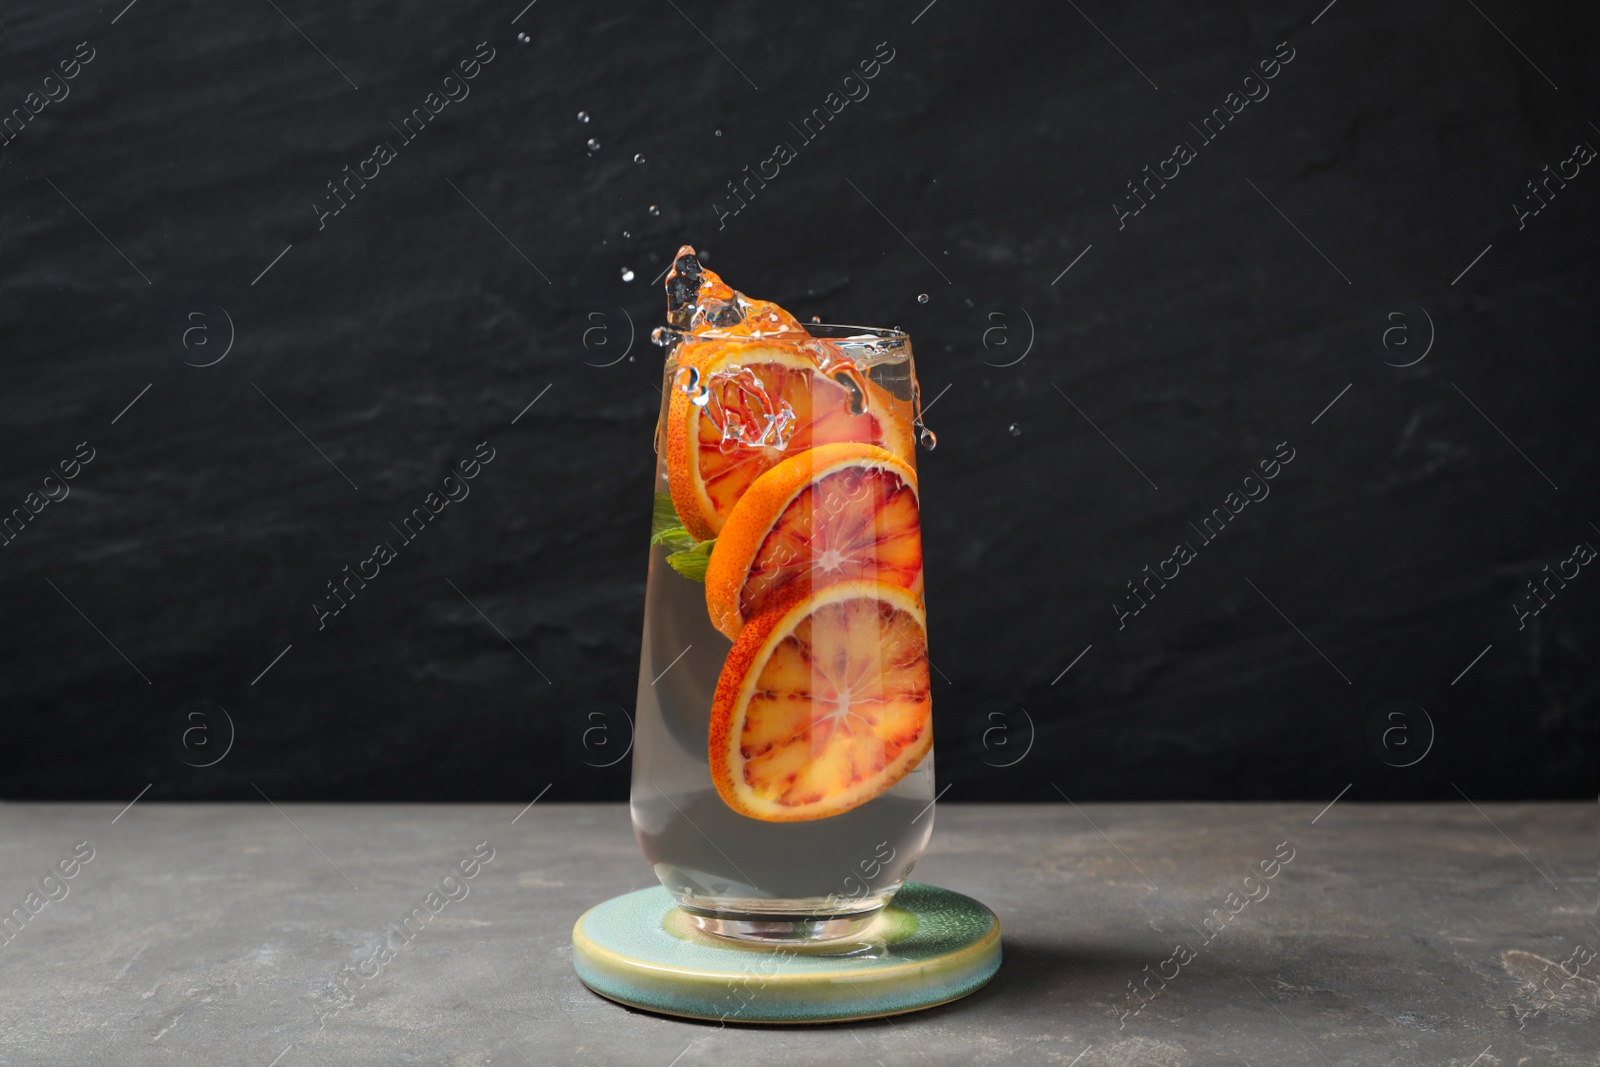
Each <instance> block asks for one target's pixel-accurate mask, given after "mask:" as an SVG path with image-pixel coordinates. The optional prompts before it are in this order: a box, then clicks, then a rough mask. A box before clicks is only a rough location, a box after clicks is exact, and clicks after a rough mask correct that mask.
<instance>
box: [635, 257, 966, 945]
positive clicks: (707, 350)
mask: <svg viewBox="0 0 1600 1067" xmlns="http://www.w3.org/2000/svg"><path fill="white" fill-rule="evenodd" d="M708 273H709V272H708ZM657 339H658V342H661V343H665V344H666V345H667V346H668V352H667V357H666V369H665V374H664V377H663V383H662V384H663V394H664V399H663V406H662V424H661V427H660V428H658V432H657V452H658V459H657V464H656V494H657V495H656V527H655V529H656V533H655V536H654V537H653V538H652V541H653V543H652V546H651V549H650V567H649V578H648V582H647V586H646V593H645V621H644V642H643V650H642V654H641V658H640V664H639V692H638V705H637V715H636V722H635V737H636V741H635V746H634V756H633V785H632V803H631V808H632V815H633V824H634V830H635V833H636V835H637V837H638V839H639V844H640V846H641V848H642V849H643V850H644V853H645V856H646V857H647V858H648V859H649V861H650V863H651V864H652V865H653V866H654V868H655V873H656V875H657V877H658V878H660V880H661V884H662V885H663V886H665V887H666V888H667V889H668V890H669V891H670V892H671V893H672V895H673V896H674V898H675V899H676V900H677V902H678V905H679V906H680V907H682V908H683V909H684V910H685V911H687V912H689V913H690V914H691V915H692V916H694V917H695V920H696V921H697V922H698V923H699V925H700V926H701V927H702V928H703V929H705V930H707V931H709V932H711V933H714V934H718V935H721V936H725V937H733V938H739V939H744V940H756V941H770V942H786V941H787V942H797V941H814V940H829V939H834V938H842V937H848V936H852V935H854V934H858V933H859V932H861V931H862V930H863V929H864V928H865V927H866V926H867V924H868V923H869V922H870V920H871V918H872V917H873V916H874V915H875V914H876V913H877V912H879V911H880V910H881V909H882V908H883V907H884V906H885V905H886V904H887V903H888V902H889V901H890V899H891V898H892V897H893V896H894V894H895V892H896V891H897V890H898V889H899V888H900V887H901V885H902V884H903V883H904V882H905V880H906V877H907V875H908V874H909V873H910V872H911V868H912V866H913V865H914V864H915V863H916V862H917V859H918V858H919V857H920V856H921V855H922V851H923V849H924V847H925V846H926V844H927V842H928V837H929V834H930V833H931V832H932V829H933V810H932V805H933V800H934V783H933V750H932V728H933V727H932V718H931V695H930V691H929V684H928V658H927V634H926V623H925V616H924V614H923V609H922V556H921V533H920V524H919V521H918V514H919V507H920V500H919V496H918V489H917V485H916V475H915V456H914V448H915V442H916V436H917V432H918V429H919V428H920V423H919V422H918V420H917V418H916V404H917V385H916V376H915V372H914V369H913V365H912V356H911V343H910V340H909V338H907V336H906V335H905V334H904V333H902V332H900V331H898V330H881V329H868V328H862V327H853V326H821V325H808V326H806V327H805V328H804V332H794V331H793V330H789V329H786V330H782V331H778V332H776V333H771V332H769V333H768V334H766V335H765V336H763V335H762V334H761V333H760V332H759V331H757V332H756V333H755V334H754V335H752V334H751V333H750V332H748V327H747V328H746V330H745V331H737V330H735V331H728V332H719V331H717V330H715V329H711V330H707V329H701V330H698V331H695V332H693V333H692V334H691V333H689V332H687V331H684V330H681V329H677V330H675V329H670V328H664V329H663V330H660V331H658V332H657ZM926 437H927V438H931V434H929V435H926ZM675 479H676V484H675V482H674V480H675ZM730 500H732V501H735V502H734V503H733V504H732V505H731V507H730V506H729V504H728V502H729V501H730ZM674 505H676V506H674ZM686 510H691V511H693V512H694V513H695V514H696V516H698V517H697V518H695V519H693V520H691V519H689V518H688V517H687V516H686V515H685V512H686ZM678 523H683V524H684V525H687V526H689V527H690V529H688V530H685V529H682V528H678V527H677V526H676V524H678ZM696 527H698V530H696V529H695V528H696ZM707 533H715V535H716V536H715V539H714V540H713V539H710V538H706V537H704V535H705V534H707ZM696 557H698V558H696Z"/></svg>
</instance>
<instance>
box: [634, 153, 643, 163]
mask: <svg viewBox="0 0 1600 1067" xmlns="http://www.w3.org/2000/svg"><path fill="white" fill-rule="evenodd" d="M633 161H634V162H635V163H643V162H644V156H642V155H640V154H639V153H638V152H635V153H634V154H633Z"/></svg>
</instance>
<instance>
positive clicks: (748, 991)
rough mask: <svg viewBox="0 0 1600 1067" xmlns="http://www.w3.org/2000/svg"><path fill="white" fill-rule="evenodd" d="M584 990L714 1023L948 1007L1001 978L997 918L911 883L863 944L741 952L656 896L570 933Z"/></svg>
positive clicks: (955, 896)
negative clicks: (587, 988) (585, 988)
mask: <svg viewBox="0 0 1600 1067" xmlns="http://www.w3.org/2000/svg"><path fill="white" fill-rule="evenodd" d="M572 963H573V967H574V968H575V969H576V970H577V972H578V977H579V978H581V979H582V980H583V983H584V985H586V986H588V987H589V988H590V989H592V990H594V991H595V992H596V993H599V994H600V995H601V996H604V997H608V998H610V999H611V1000H615V1001H618V1002H620V1003H622V1004H626V1005H628V1006H629V1007H633V1008H642V1009H644V1010H646V1011H654V1012H661V1013H662V1014H666V1015H678V1016H685V1017H688V1018H691V1019H709V1020H712V1021H716V1022H723V1021H725V1022H742V1023H786V1024H794V1023H827V1022H843V1021H846V1020H850V1019H874V1018H878V1017H881V1016H884V1015H897V1014H900V1013H901V1012H908V1011H917V1010H920V1009H922V1008H931V1007H933V1006H935V1005H937V1004H946V1003H948V1002H950V1001H952V1000H959V999H960V998H961V997H964V996H966V995H967V994H969V993H972V992H974V991H976V990H977V989H979V988H981V987H982V986H983V985H984V984H985V983H986V982H988V981H989V979H990V978H993V977H994V974H995V972H996V971H998V970H999V969H1000V920H999V919H998V918H997V917H996V916H995V914H994V912H992V911H990V910H989V909H988V908H986V907H984V906H983V905H982V904H980V903H978V902H977V901H976V900H973V899H972V898H971V897H966V896H962V895H961V894H960V893H953V892H951V891H950V890H948V889H939V888H937V887H936V886H931V885H922V884H921V883H918V882H907V883H906V885H905V887H904V888H902V889H901V890H900V892H899V893H897V894H896V895H895V898H894V901H893V903H891V904H890V905H889V906H888V907H886V908H884V909H883V911H882V912H880V913H879V914H878V916H877V918H875V919H874V920H873V923H872V925H871V926H870V927H868V928H867V929H866V930H865V931H863V932H862V933H861V934H860V935H859V936H856V937H851V938H847V939H844V940H839V941H828V942H823V943H821V944H811V945H783V946H777V945H764V944H746V943H744V942H739V941H730V940H727V939H725V938H720V937H713V936H712V935H710V934H707V933H705V932H703V931H702V930H701V929H700V928H699V927H698V926H696V925H695V922H694V919H693V918H691V917H690V916H689V915H688V913H686V912H684V911H683V910H682V909H680V908H679V907H678V906H677V905H676V903H674V901H673V899H672V895H671V894H670V893H668V892H667V891H666V890H665V889H663V888H661V887H660V886H656V887H654V888H651V889H641V890H639V891H638V892H635V893H628V894H626V895H624V896H620V897H615V898H613V899H611V900H608V901H606V902H605V903H603V904H597V905H595V906H594V907H593V908H590V909H589V910H588V911H586V912H584V914H583V917H582V918H580V919H579V920H578V923H577V925H576V926H574V927H573V928H572Z"/></svg>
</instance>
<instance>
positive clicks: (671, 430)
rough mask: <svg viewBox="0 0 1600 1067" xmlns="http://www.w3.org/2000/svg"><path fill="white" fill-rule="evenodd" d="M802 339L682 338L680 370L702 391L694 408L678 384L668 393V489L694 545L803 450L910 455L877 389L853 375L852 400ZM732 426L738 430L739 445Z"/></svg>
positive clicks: (903, 430)
mask: <svg viewBox="0 0 1600 1067" xmlns="http://www.w3.org/2000/svg"><path fill="white" fill-rule="evenodd" d="M808 340H809V339H808ZM804 343H805V342H800V343H797V344H793V345H788V344H777V343H770V344H764V343H762V341H761V340H759V339H754V340H751V339H743V338H740V339H728V340H701V341H694V340H690V341H685V342H684V344H683V346H682V350H681V351H680V352H679V355H678V367H679V372H680V373H685V372H686V369H692V370H693V371H694V372H695V373H696V375H697V376H698V383H699V384H700V385H702V386H703V387H704V388H705V389H706V390H707V391H708V392H707V396H706V397H705V399H706V403H705V404H704V405H703V406H700V405H696V404H695V403H694V402H693V401H692V400H691V398H690V395H689V394H688V393H686V392H684V390H683V389H681V388H679V387H678V386H677V385H676V384H674V386H673V388H672V395H671V399H670V401H669V404H668V410H667V483H668V489H669V490H670V491H671V493H672V502H673V505H674V506H675V507H676V508H677V511H678V517H679V518H680V519H682V520H683V525H684V527H685V528H686V529H687V530H688V531H689V532H690V533H691V534H693V535H694V536H695V538H696V539H698V540H701V541H704V540H708V539H710V538H713V537H716V536H717V535H718V534H719V533H720V532H721V531H722V527H723V524H724V522H726V520H727V517H728V514H729V513H730V512H731V511H732V510H733V506H734V504H735V503H737V502H738V500H739V498H740V497H741V496H743V495H744V493H745V491H746V490H747V489H749V488H750V486H751V485H753V484H754V483H755V480H756V479H757V478H759V477H761V475H763V474H765V473H766V472H767V471H768V470H770V469H772V468H773V467H775V466H777V465H778V464H779V463H780V462H782V461H783V460H785V459H787V458H789V457H790V456H793V455H796V454H798V453H800V452H804V451H805V450H806V449H808V448H813V447H815V446H817V445H823V444H830V443H833V442H839V441H864V442H869V443H872V444H879V445H884V446H886V447H888V448H889V449H890V450H891V451H893V452H896V453H897V454H899V455H903V456H910V455H911V449H912V442H911V432H910V429H909V427H907V426H905V425H904V420H902V419H900V418H897V417H896V416H895V413H894V412H893V410H892V406H891V405H892V403H893V401H892V398H890V397H889V395H888V394H887V393H886V392H885V391H884V390H883V389H882V387H880V386H878V385H877V384H876V383H875V382H872V381H870V380H868V379H866V378H861V381H862V382H863V383H864V384H865V386H866V390H865V396H864V397H861V396H858V395H857V394H858V393H859V392H860V388H859V386H854V385H851V386H847V385H843V384H840V383H839V382H838V381H835V380H834V379H833V378H831V377H829V376H828V375H826V374H824V373H823V372H822V369H821V367H820V366H819V365H818V363H817V361H816V360H815V359H813V358H812V356H811V355H810V354H809V353H807V352H806V351H804V350H803V349H802V348H801V347H800V345H801V344H804ZM810 343H812V344H816V343H817V342H815V341H811V342H810ZM852 400H854V401H855V405H854V406H855V408H856V409H857V410H858V411H859V414H858V413H856V412H855V411H852V403H851V402H852ZM730 427H733V428H738V427H742V428H743V431H744V433H743V437H742V439H741V437H740V436H739V435H738V434H737V433H730ZM784 437H787V439H786V440H782V438H784ZM780 440H781V445H780V443H779V442H780ZM746 442H750V443H746Z"/></svg>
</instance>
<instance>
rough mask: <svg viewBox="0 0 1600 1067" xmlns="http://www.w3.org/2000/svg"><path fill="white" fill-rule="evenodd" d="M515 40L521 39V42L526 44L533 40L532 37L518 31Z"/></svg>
mask: <svg viewBox="0 0 1600 1067" xmlns="http://www.w3.org/2000/svg"><path fill="white" fill-rule="evenodd" d="M517 40H519V41H521V42H522V43H523V44H527V43H528V42H529V41H531V40H533V38H532V37H529V36H528V35H527V34H525V33H519V34H517Z"/></svg>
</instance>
